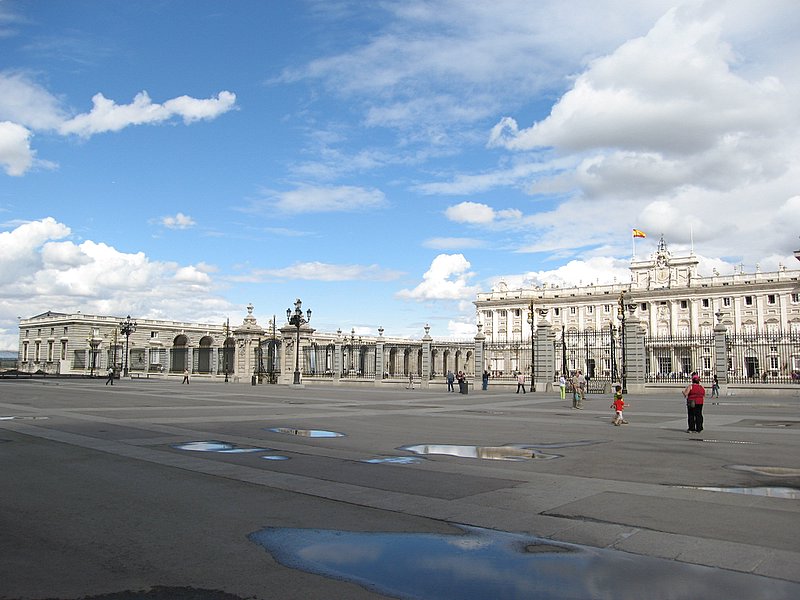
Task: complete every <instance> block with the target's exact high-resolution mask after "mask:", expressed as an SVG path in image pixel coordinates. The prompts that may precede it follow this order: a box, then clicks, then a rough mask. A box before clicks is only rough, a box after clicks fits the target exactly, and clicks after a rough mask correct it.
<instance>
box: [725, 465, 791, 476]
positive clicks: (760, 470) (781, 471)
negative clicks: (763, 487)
mask: <svg viewBox="0 0 800 600" xmlns="http://www.w3.org/2000/svg"><path fill="white" fill-rule="evenodd" d="M728 468H729V469H733V470H734V471H747V472H748V473H755V474H757V475H769V476H770V477H800V469H792V468H791V467H756V466H751V465H728Z"/></svg>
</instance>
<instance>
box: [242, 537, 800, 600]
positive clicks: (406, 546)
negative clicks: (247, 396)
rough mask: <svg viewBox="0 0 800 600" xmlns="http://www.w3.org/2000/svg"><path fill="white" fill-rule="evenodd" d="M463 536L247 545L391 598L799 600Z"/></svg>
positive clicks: (704, 573)
mask: <svg viewBox="0 0 800 600" xmlns="http://www.w3.org/2000/svg"><path fill="white" fill-rule="evenodd" d="M459 528H460V529H462V530H463V532H464V533H463V535H436V534H422V533H363V532H347V531H334V530H324V529H290V528H272V527H269V528H266V529H262V530H260V531H257V532H255V533H252V534H251V535H250V536H248V537H249V539H250V541H252V542H254V543H256V544H259V545H260V546H262V547H263V548H264V549H265V550H266V551H267V552H269V553H270V554H271V555H272V556H273V558H274V559H275V560H277V561H278V562H280V563H281V564H283V565H284V566H286V567H289V568H292V569H300V570H303V571H306V572H309V573H314V574H318V575H322V576H325V577H330V578H334V579H339V580H345V581H350V582H354V583H357V584H359V585H361V586H363V587H364V588H366V589H368V590H370V591H373V592H376V593H379V594H383V595H386V596H391V597H396V598H416V599H421V600H449V599H453V600H456V599H457V600H478V599H481V600H483V599H485V598H526V599H527V598H535V599H536V600H563V599H566V598H573V599H575V598H614V599H615V600H641V599H642V598H648V600H667V599H669V600H682V599H686V600H688V599H696V598H709V599H716V598H719V599H722V598H725V599H727V598H770V599H771V600H783V599H786V600H788V599H790V598H791V599H794V598H798V597H800V584H797V583H793V582H789V581H781V580H775V579H769V578H766V577H760V576H757V575H750V574H747V573H737V572H734V571H728V570H723V569H714V568H711V567H702V566H697V565H690V564H686V563H680V562H677V561H672V560H666V559H659V558H652V557H647V556H639V555H635V554H627V553H625V552H620V551H618V550H609V549H604V548H591V547H583V546H578V545H574V544H564V543H556V542H552V541H550V540H545V539H541V538H536V537H533V536H528V535H519V534H512V533H505V532H499V531H492V530H487V529H481V528H477V527H467V526H459Z"/></svg>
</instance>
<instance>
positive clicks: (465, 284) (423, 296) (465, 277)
mask: <svg viewBox="0 0 800 600" xmlns="http://www.w3.org/2000/svg"><path fill="white" fill-rule="evenodd" d="M470 267H471V265H470V263H469V261H468V260H467V259H466V258H464V255H463V254H440V255H438V256H437V257H436V258H434V259H433V261H432V262H431V266H430V268H429V269H428V270H427V271H426V272H425V274H424V275H423V276H422V282H421V283H420V284H419V285H417V286H416V287H415V288H414V289H411V290H407V289H404V290H400V291H399V292H397V297H398V298H403V299H406V300H465V299H472V298H474V297H475V294H477V292H478V291H479V288H478V287H475V286H470V285H469V280H470V279H471V278H472V277H474V273H472V272H471V271H470V270H469V269H470Z"/></svg>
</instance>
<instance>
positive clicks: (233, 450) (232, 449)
mask: <svg viewBox="0 0 800 600" xmlns="http://www.w3.org/2000/svg"><path fill="white" fill-rule="evenodd" d="M172 447H173V448H175V449H177V450H191V451H193V452H222V453H224V454H241V453H244V452H268V451H269V448H246V447H243V446H237V445H236V444H231V443H230V442H220V441H217V440H209V441H205V442H186V443H185V444H175V445H173V446H172Z"/></svg>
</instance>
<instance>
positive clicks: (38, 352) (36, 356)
mask: <svg viewBox="0 0 800 600" xmlns="http://www.w3.org/2000/svg"><path fill="white" fill-rule="evenodd" d="M41 352H42V344H41V342H35V346H34V347H33V362H39V357H40V356H41Z"/></svg>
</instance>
